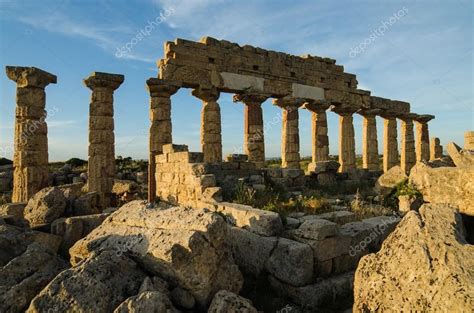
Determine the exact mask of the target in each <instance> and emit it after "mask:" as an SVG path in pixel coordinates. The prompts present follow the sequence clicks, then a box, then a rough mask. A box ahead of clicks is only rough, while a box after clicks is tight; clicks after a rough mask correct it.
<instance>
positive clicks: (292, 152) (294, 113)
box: [273, 98, 303, 169]
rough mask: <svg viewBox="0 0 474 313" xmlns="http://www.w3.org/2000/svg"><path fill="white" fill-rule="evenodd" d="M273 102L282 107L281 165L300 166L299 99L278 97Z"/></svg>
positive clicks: (300, 103)
mask: <svg viewBox="0 0 474 313" xmlns="http://www.w3.org/2000/svg"><path fill="white" fill-rule="evenodd" d="M273 104H274V105H276V106H278V107H280V108H281V109H282V130H281V167H282V168H297V169H299V168H300V134H299V112H298V108H299V107H300V106H301V105H302V104H303V103H302V101H301V100H299V99H293V98H279V99H275V100H273Z"/></svg>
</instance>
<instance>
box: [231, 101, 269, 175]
mask: <svg viewBox="0 0 474 313" xmlns="http://www.w3.org/2000/svg"><path fill="white" fill-rule="evenodd" d="M267 99H268V96H264V95H258V94H255V95H254V94H239V95H234V97H233V100H234V102H243V103H244V104H245V111H244V114H245V115H244V120H245V121H244V123H245V125H244V132H245V133H244V153H245V154H247V155H248V160H249V161H250V162H254V163H255V164H256V166H257V167H259V168H261V167H263V166H264V165H265V137H264V127H263V111H262V103H263V102H264V101H265V100H267Z"/></svg>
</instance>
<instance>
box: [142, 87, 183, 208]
mask: <svg viewBox="0 0 474 313" xmlns="http://www.w3.org/2000/svg"><path fill="white" fill-rule="evenodd" d="M146 84H147V89H148V91H149V93H150V122H151V124H150V132H149V143H148V148H149V158H148V202H153V201H155V199H156V180H155V170H156V161H155V157H156V155H158V154H161V153H163V145H165V144H169V143H172V142H173V141H172V138H173V137H172V123H171V99H170V98H171V96H172V95H174V94H175V93H176V92H177V91H178V89H179V88H180V87H181V86H180V84H178V83H176V82H170V81H164V80H162V79H159V78H150V79H148V80H147V82H146Z"/></svg>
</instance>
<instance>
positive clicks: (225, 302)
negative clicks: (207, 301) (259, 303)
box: [207, 290, 258, 313]
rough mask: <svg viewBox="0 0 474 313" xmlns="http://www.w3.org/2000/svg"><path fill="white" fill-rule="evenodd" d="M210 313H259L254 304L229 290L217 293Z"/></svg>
mask: <svg viewBox="0 0 474 313" xmlns="http://www.w3.org/2000/svg"><path fill="white" fill-rule="evenodd" d="M207 312H208V313H228V312H232V313H257V312H258V311H257V310H256V309H255V308H254V307H253V305H252V302H251V301H250V300H247V299H245V298H242V297H240V296H238V295H236V294H234V293H232V292H229V291H227V290H221V291H219V292H218V293H216V296H215V297H214V299H213V300H212V303H211V306H210V307H209V310H208V311H207Z"/></svg>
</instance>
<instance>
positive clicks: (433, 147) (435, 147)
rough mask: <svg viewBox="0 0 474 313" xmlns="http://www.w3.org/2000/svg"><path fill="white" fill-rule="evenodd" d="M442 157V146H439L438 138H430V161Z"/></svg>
mask: <svg viewBox="0 0 474 313" xmlns="http://www.w3.org/2000/svg"><path fill="white" fill-rule="evenodd" d="M441 157H443V146H442V145H441V143H440V141H439V138H437V137H433V138H431V143H430V160H435V159H439V158H441Z"/></svg>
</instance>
